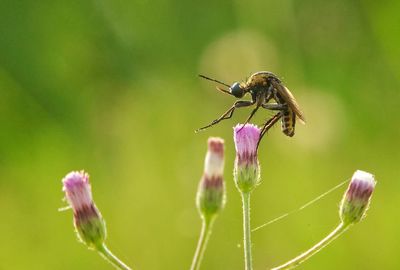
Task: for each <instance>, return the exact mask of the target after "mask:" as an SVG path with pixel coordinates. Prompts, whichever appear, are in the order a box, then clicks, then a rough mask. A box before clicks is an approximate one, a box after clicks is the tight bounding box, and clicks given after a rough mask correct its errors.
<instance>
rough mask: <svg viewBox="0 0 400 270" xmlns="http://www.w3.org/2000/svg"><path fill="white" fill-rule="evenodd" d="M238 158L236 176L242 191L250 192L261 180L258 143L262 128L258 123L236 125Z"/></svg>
mask: <svg viewBox="0 0 400 270" xmlns="http://www.w3.org/2000/svg"><path fill="white" fill-rule="evenodd" d="M233 137H234V140H235V148H236V160H235V168H234V172H233V174H234V178H235V183H236V186H237V188H238V189H239V190H240V191H241V192H246V193H247V192H250V191H252V190H253V189H254V188H255V187H256V185H257V184H258V183H259V182H260V165H259V162H258V157H257V144H258V140H259V138H260V129H259V128H258V127H257V126H256V125H252V124H246V125H245V126H243V125H240V124H239V125H237V126H236V127H234V132H233Z"/></svg>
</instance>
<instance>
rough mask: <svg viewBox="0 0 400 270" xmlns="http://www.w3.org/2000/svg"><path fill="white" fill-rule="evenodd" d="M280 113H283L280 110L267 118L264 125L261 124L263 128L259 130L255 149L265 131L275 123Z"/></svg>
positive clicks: (280, 115)
mask: <svg viewBox="0 0 400 270" xmlns="http://www.w3.org/2000/svg"><path fill="white" fill-rule="evenodd" d="M282 115H283V113H282V112H281V111H280V112H278V113H277V114H275V115H274V116H272V118H270V119H268V121H267V122H265V124H264V126H263V128H262V129H261V132H260V138H259V139H258V142H257V149H258V146H259V145H260V142H261V139H262V138H263V137H264V135H265V133H267V131H268V130H269V129H270V128H271V127H272V126H273V125H275V123H276V122H278V121H279V119H281V117H282Z"/></svg>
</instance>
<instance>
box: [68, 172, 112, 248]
mask: <svg viewBox="0 0 400 270" xmlns="http://www.w3.org/2000/svg"><path fill="white" fill-rule="evenodd" d="M62 182H63V185H64V186H63V191H64V192H65V197H66V199H67V201H68V203H69V204H70V206H71V208H72V210H73V212H74V226H75V229H76V231H77V234H78V237H79V239H80V240H81V241H82V242H83V243H85V244H87V245H88V246H89V247H92V248H95V247H99V246H101V245H102V244H103V242H104V240H105V238H106V227H105V223H104V220H103V218H102V216H101V214H100V212H99V210H98V209H97V207H96V205H95V204H94V202H93V199H92V191H91V187H90V183H89V175H88V174H87V173H85V172H84V171H81V172H71V173H69V174H67V175H66V176H65V177H64V179H63V180H62Z"/></svg>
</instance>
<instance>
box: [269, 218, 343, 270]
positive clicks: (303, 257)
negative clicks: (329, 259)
mask: <svg viewBox="0 0 400 270" xmlns="http://www.w3.org/2000/svg"><path fill="white" fill-rule="evenodd" d="M349 226H350V225H345V224H343V223H340V224H339V225H338V226H337V227H336V228H335V229H334V230H333V231H332V232H331V233H330V234H328V236H327V237H325V238H324V239H322V240H321V241H320V242H319V243H317V244H316V245H315V246H313V247H312V248H310V249H309V250H307V251H306V252H303V253H302V254H300V255H299V256H297V257H296V258H294V259H292V260H290V261H288V262H287V263H285V264H282V265H280V266H278V267H275V268H272V270H286V269H293V268H295V267H296V266H298V265H299V264H301V263H302V262H304V261H306V260H308V259H309V258H311V257H312V256H313V255H315V254H316V253H317V252H319V251H320V250H321V249H323V248H324V247H326V246H327V245H328V244H330V243H331V242H332V241H333V240H335V239H336V238H337V237H339V236H340V235H341V234H342V233H343V232H345V231H346V230H347V229H348V228H349Z"/></svg>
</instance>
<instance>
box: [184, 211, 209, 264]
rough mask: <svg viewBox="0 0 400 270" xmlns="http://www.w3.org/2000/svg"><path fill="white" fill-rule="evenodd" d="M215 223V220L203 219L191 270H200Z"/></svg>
mask: <svg viewBox="0 0 400 270" xmlns="http://www.w3.org/2000/svg"><path fill="white" fill-rule="evenodd" d="M213 223H214V218H213V217H212V218H203V224H202V226H201V232H200V237H199V242H198V243H197V248H196V252H195V254H194V257H193V261H192V266H191V267H190V270H199V269H200V264H201V261H202V260H203V255H204V251H205V250H206V248H207V242H208V239H209V238H210V235H211V228H212V225H213Z"/></svg>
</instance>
